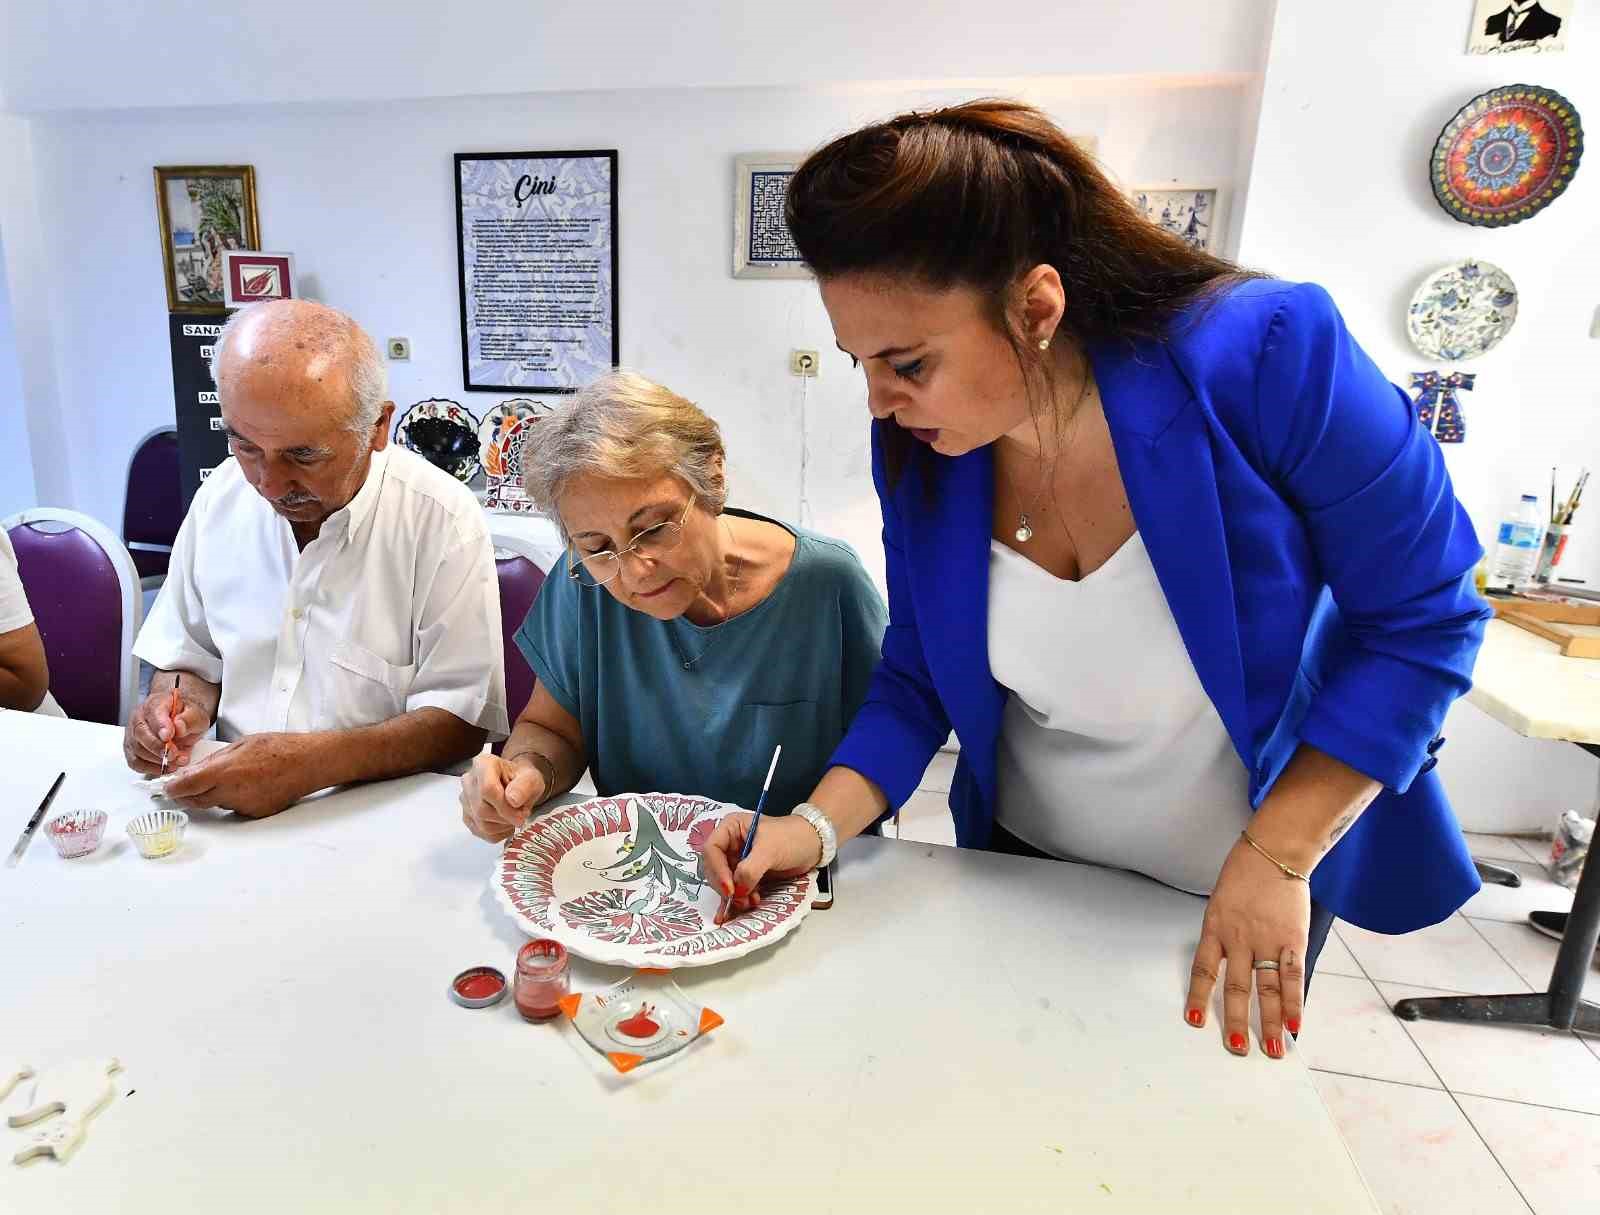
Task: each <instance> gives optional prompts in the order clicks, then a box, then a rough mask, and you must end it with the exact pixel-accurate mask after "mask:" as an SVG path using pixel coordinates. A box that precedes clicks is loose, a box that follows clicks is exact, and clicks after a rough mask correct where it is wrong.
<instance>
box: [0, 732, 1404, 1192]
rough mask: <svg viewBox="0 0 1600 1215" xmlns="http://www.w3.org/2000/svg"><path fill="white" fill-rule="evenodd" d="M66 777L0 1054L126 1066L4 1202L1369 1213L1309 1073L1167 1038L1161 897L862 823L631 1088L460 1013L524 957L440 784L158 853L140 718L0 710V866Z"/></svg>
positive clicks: (709, 976)
mask: <svg viewBox="0 0 1600 1215" xmlns="http://www.w3.org/2000/svg"><path fill="white" fill-rule="evenodd" d="M61 768H65V769H66V770H67V772H68V777H67V781H66V783H65V784H64V785H63V787H62V790H61V793H60V795H59V796H58V798H57V800H56V806H55V809H57V810H61V809H68V808H71V807H76V806H99V807H102V808H105V809H107V810H108V812H110V814H111V819H112V821H111V826H110V830H109V832H108V835H107V841H108V843H107V845H104V846H102V848H101V850H100V852H99V853H98V854H96V855H95V856H92V857H89V858H86V859H84V860H80V861H72V862H66V861H61V860H59V859H58V858H57V857H56V856H55V854H54V852H53V851H52V850H51V848H50V845H49V843H48V841H47V840H45V839H44V838H43V837H42V836H40V837H37V838H36V839H35V841H34V843H33V845H32V847H31V848H30V849H29V850H28V852H27V854H26V855H25V856H24V858H23V860H22V863H21V865H20V866H19V867H18V868H16V869H15V870H4V869H0V908H3V910H0V957H3V958H4V959H5V973H6V978H5V982H4V984H3V985H0V1027H3V1029H0V1054H4V1055H10V1054H13V1053H14V1052H15V1051H17V1050H21V1051H23V1052H24V1053H25V1054H26V1055H27V1056H28V1058H29V1059H30V1060H31V1061H32V1062H33V1063H34V1064H35V1066H42V1065H46V1064H49V1063H51V1062H53V1061H65V1060H68V1059H72V1058H79V1057H95V1056H103V1055H115V1056H117V1057H118V1058H120V1059H121V1060H122V1062H123V1064H124V1066H125V1071H124V1072H123V1073H122V1074H121V1075H120V1076H119V1078H118V1084H117V1097H116V1099H115V1100H114V1101H113V1102H112V1104H111V1105H110V1106H109V1107H108V1108H107V1109H106V1110H105V1111H104V1112H103V1113H102V1114H100V1115H99V1116H98V1117H97V1118H96V1119H95V1120H94V1122H93V1123H92V1124H91V1126H90V1128H89V1133H88V1140H87V1142H86V1143H85V1145H84V1146H83V1148H82V1149H81V1150H80V1151H79V1153H78V1155H77V1156H76V1157H74V1158H73V1159H72V1160H71V1161H69V1162H68V1163H67V1164H65V1165H60V1164H57V1163H56V1162H54V1161H51V1160H38V1161H34V1162H32V1163H31V1164H29V1165H27V1166H24V1167H16V1166H13V1165H11V1164H9V1163H8V1161H9V1159H10V1156H11V1154H12V1152H13V1151H14V1150H15V1146H16V1141H17V1140H18V1139H19V1138H20V1137H21V1135H22V1132H20V1131H10V1130H6V1129H4V1128H3V1127H0V1148H3V1149H4V1151H3V1155H0V1211H5V1212H8V1213H10V1212H33V1211H39V1212H46V1211H48V1212H51V1213H52V1215H70V1213H73V1212H104V1211H118V1212H151V1213H157V1212H159V1213H160V1215H171V1213H172V1212H175V1211H228V1212H229V1213H230V1215H233V1213H235V1212H257V1211H259V1212H268V1211H271V1212H285V1211H294V1212H324V1211H330V1212H331V1211H337V1212H364V1211H382V1212H398V1211H408V1212H409V1211H418V1212H430V1213H431V1212H445V1211H463V1212H475V1213H476V1212H486V1211H504V1210H511V1209H517V1210H524V1209H525V1210H538V1211H560V1212H568V1211H578V1210H610V1211H637V1212H673V1211H686V1212H687V1211H693V1212H703V1211H708V1210H716V1209H719V1208H728V1207H733V1206H739V1207H745V1206H752V1207H754V1208H755V1209H758V1210H760V1211H762V1212H770V1211H800V1212H806V1213H808V1215H815V1213H818V1212H829V1211H847V1210H848V1211H862V1210H890V1209H892V1210H907V1211H919V1212H922V1211H927V1212H932V1211H974V1210H1005V1211H1006V1212H1008V1215H1009V1213H1012V1212H1021V1211H1033V1210H1039V1211H1046V1210H1048V1211H1065V1210H1092V1211H1096V1212H1101V1211H1104V1212H1119V1211H1139V1212H1150V1211H1171V1210H1179V1209H1182V1210H1185V1211H1229V1212H1243V1211H1262V1212H1268V1211H1270V1212H1275V1213H1276V1212H1282V1211H1286V1210H1294V1211H1297V1212H1312V1211H1327V1212H1339V1213H1341V1215H1345V1213H1349V1212H1360V1211H1368V1212H1370V1211H1375V1210H1376V1207H1375V1206H1374V1205H1373V1203H1372V1200H1371V1198H1370V1196H1369V1194H1368V1192H1367V1190H1366V1188H1365V1186H1364V1185H1363V1183H1362V1180H1361V1178H1360V1175H1359V1174H1358V1173H1357V1171H1356V1167H1355V1165H1354V1163H1353V1162H1352V1160H1351V1158H1350V1156H1349V1154H1348V1152H1347V1151H1346V1149H1345V1147H1344V1144H1343V1143H1342V1141H1341V1140H1340V1138H1339V1135H1338V1133H1337V1131H1336V1130H1335V1129H1334V1127H1333V1124H1332V1122H1331V1121H1330V1119H1329V1117H1328V1115H1327V1113H1326V1112H1325V1111H1324V1109H1323V1107H1322V1105H1321V1102H1320V1101H1319V1099H1318V1097H1317V1094H1316V1092H1315V1090H1314V1089H1313V1087H1312V1085H1311V1083H1310V1077H1309V1074H1308V1073H1307V1071H1306V1069H1305V1068H1304V1066H1303V1065H1302V1064H1301V1062H1300V1061H1299V1059H1298V1058H1297V1057H1295V1056H1294V1055H1293V1054H1292V1053H1291V1055H1290V1057H1289V1059H1287V1060H1285V1061H1283V1062H1274V1061H1272V1060H1269V1059H1267V1058H1266V1057H1265V1056H1263V1055H1261V1054H1259V1053H1255V1054H1253V1055H1252V1056H1250V1057H1249V1058H1246V1059H1238V1058H1234V1057H1232V1056H1230V1055H1228V1054H1227V1053H1226V1052H1225V1051H1223V1049H1222V1048H1221V1045H1220V1043H1219V1040H1218V1039H1219V1032H1218V1031H1217V1030H1216V1029H1215V1028H1211V1029H1207V1030H1206V1031H1204V1032H1197V1031H1195V1030H1192V1029H1190V1028H1189V1027H1187V1026H1186V1025H1185V1024H1184V1023H1183V1021H1182V1019H1181V1017H1180V1015H1179V1013H1180V1009H1181V1005H1182V994H1183V990H1184V986H1185V978H1186V972H1187V968H1188V963H1189V955H1190V949H1191V946H1192V943H1193V941H1194V939H1195V936H1196V929H1197V926H1198V924H1199V919H1200V903H1199V901H1198V900H1196V899H1193V898H1191V897H1189V896H1186V895H1182V894H1178V893H1175V892H1172V891H1169V890H1165V889H1163V888H1160V887H1157V886H1155V885H1154V884H1152V883H1150V882H1147V881H1143V880H1141V879H1136V878H1133V877H1129V876H1126V875H1120V874H1115V873H1109V872H1104V871H1097V870H1092V869H1084V868H1080V867H1076V866H1067V865H1060V864H1056V863H1053V862H1043V861H1027V860H1021V859H1017V858H1011V857H1004V856H998V855H991V854H987V853H979V852H964V851H957V850H955V849H950V848H941V847H937V846H933V845H918V844H910V843H898V842H893V841H887V840H870V839H869V840H860V841H857V842H855V843H853V844H852V845H850V846H849V847H848V848H847V849H846V851H845V854H844V856H843V858H842V859H841V862H840V874H839V891H838V902H837V905H836V906H835V907H834V909H833V910H831V911H823V912H813V913H812V914H811V916H810V917H809V918H808V919H807V920H806V921H805V922H804V924H802V925H801V927H800V929H799V930H798V931H797V932H796V933H794V934H793V935H792V936H791V937H789V938H788V939H787V940H786V941H784V942H783V943H781V944H780V945H778V946H776V947H775V948H773V949H770V950H766V951H763V952H761V953H759V954H756V955H754V956H752V957H750V958H747V959H744V960H742V961H738V962H732V963H726V964H724V965H722V966H718V967H713V968H710V969H705V970H689V971H679V972H678V975H679V980H680V982H681V983H682V984H683V985H684V987H685V988H686V989H687V990H688V991H689V993H690V995H691V996H692V997H693V998H695V999H696V1000H698V1001H700V1002H702V1003H704V1004H706V1005H709V1006H710V1007H712V1008H714V1009H716V1010H717V1011H718V1012H720V1013H721V1014H722V1015H723V1016H724V1017H725V1018H726V1024H725V1025H723V1026H722V1027H721V1028H719V1029H717V1030H716V1031H714V1032H713V1033H712V1034H711V1035H710V1036H709V1037H708V1038H706V1039H705V1040H704V1041H701V1042H697V1043H695V1044H693V1045H692V1046H691V1047H690V1048H689V1049H688V1050H686V1051H684V1052H683V1053H681V1054H679V1055H677V1056H675V1057H674V1058H673V1059H670V1060H667V1061H664V1062H661V1063H657V1064H649V1065H646V1066H645V1067H643V1068H640V1069H639V1070H638V1071H635V1072H633V1073H631V1074H630V1075H629V1076H626V1077H624V1076H618V1075H616V1074H614V1073H613V1072H611V1070H610V1069H609V1067H608V1066H607V1065H605V1064H604V1062H603V1061H602V1060H601V1059H600V1058H599V1056H597V1055H595V1054H593V1053H592V1052H591V1051H589V1049H588V1048H587V1047H586V1046H584V1045H582V1043H581V1042H580V1041H579V1040H578V1038H577V1035H576V1034H575V1033H574V1032H573V1030H572V1028H571V1026H569V1025H567V1024H566V1023H565V1022H564V1021H562V1022H557V1023H552V1024H548V1025H542V1026H541V1025H528V1024H525V1023H524V1022H523V1021H522V1020H521V1019H520V1018H519V1017H518V1015H517V1013H516V1010H515V1007H514V1006H513V1004H512V1001H511V1000H510V999H509V998H508V999H506V1000H505V1001H503V1002H502V1003H501V1004H499V1005H497V1006H495V1007H493V1008H490V1009H485V1010H467V1009H463V1008H459V1007H457V1006H455V1005H454V1004H452V1003H451V1002H450V1001H449V1000H448V999H447V998H446V995H445V990H446V987H447V985H448V983H449V980H450V978H451V976H453V975H454V974H455V973H457V972H458V971H460V970H461V969H463V968H465V967H467V966H469V965H472V964H474V963H491V964H493V965H496V966H498V967H500V968H501V969H502V970H504V971H507V972H508V973H509V971H510V970H511V962H512V957H513V952H514V950H515V949H516V947H517V946H518V945H519V944H520V943H521V941H522V939H523V937H522V934H521V933H520V931H519V930H518V928H517V927H516V925H515V924H514V922H513V921H512V920H511V919H509V918H508V917H507V916H506V914H505V913H504V912H503V911H502V910H501V909H500V907H499V905H498V904H497V903H496V901H495V899H494V896H493V894H492V893H491V892H490V889H489V886H488V881H487V879H488V876H489V874H490V872H491V870H492V868H493V864H494V860H495V856H496V852H495V850H494V849H492V848H490V847H489V846H488V845H485V844H483V843H481V842H479V841H477V840H475V839H473V838H471V837H470V836H469V835H468V834H467V832H466V831H465V830H464V829H463V828H462V827H461V825H460V821H459V814H458V811H457V808H456V794H455V789H456V785H455V782H454V781H453V780H450V779H448V778H445V777H440V776H419V777H412V778H410V779H407V780H402V781H394V782H390V783H386V784H381V785H373V786H368V787H365V788H358V789H352V790H347V791H345V792H343V793H340V794H337V795H334V796H329V797H326V798H322V799H315V800H313V801H312V802H310V803H307V804H304V805H301V806H298V807H295V808H294V809H292V810H290V811H289V812H287V813H285V814H282V815H280V816H278V817H276V818H273V819H267V820H264V821H261V822H250V821H247V820H243V819H237V818H233V817H231V816H215V817H214V816H211V815H198V816H196V821H195V822H194V823H193V824H192V825H191V826H190V829H189V835H188V839H187V841H186V843H185V846H184V848H183V850H182V852H180V853H179V854H177V855H175V856H173V857H171V858H168V859H167V860H164V861H145V860H142V859H141V858H140V857H139V856H138V855H137V853H136V852H134V851H133V849H132V847H131V845H130V844H129V842H128V841H127V839H126V836H125V835H124V833H123V831H122V827H123V824H124V823H125V822H126V820H127V819H128V818H129V817H131V814H132V812H133V811H135V810H136V809H139V808H141V807H142V806H143V804H144V802H143V797H144V795H143V794H142V793H140V792H138V791H137V790H134V789H133V788H132V786H131V785H130V783H129V776H128V773H127V772H126V770H125V769H124V768H123V767H122V763H121V756H120V732H118V731H116V730H112V729H109V728H107V727H102V726H91V725H85V724H82V723H77V722H66V721H57V720H51V719H47V718H37V717H29V716H24V715H19V714H15V713H0V794H3V795H4V796H0V807H3V809H0V823H3V825H4V830H5V838H4V839H3V840H0V847H4V848H9V846H10V844H11V842H12V840H13V839H14V832H15V831H16V830H18V829H20V827H21V825H22V823H23V821H24V820H25V819H26V818H27V816H28V814H30V813H31V812H32V810H33V807H34V806H35V805H36V804H37V803H38V801H39V798H40V797H41V796H42V795H43V793H44V791H45V789H46V788H47V787H48V785H49V783H50V780H51V779H53V777H54V775H55V772H56V771H57V770H59V769H61ZM619 977H621V972H618V971H611V970H607V969H605V968H601V967H595V966H590V965H588V964H579V965H576V966H575V967H574V978H575V984H574V985H575V987H577V988H579V989H592V988H594V987H597V986H599V985H601V984H603V983H605V982H610V981H613V980H614V979H616V978H619ZM1315 1009H1316V1005H1315V1001H1314V1000H1313V1002H1312V1004H1311V1006H1310V1009H1309V1015H1310V1016H1312V1017H1314V1016H1315V1015H1316V1013H1315ZM27 1087H28V1086H27V1085H26V1084H25V1085H23V1086H22V1089H21V1090H20V1091H19V1092H18V1093H13V1094H12V1096H11V1098H10V1099H9V1100H8V1101H7V1102H4V1103H0V1104H3V1105H4V1107H5V1111H7V1112H14V1111H15V1110H16V1109H18V1108H20V1107H21V1105H22V1094H23V1093H25V1092H26V1090H27ZM130 1092H131V1093H132V1095H131V1096H129V1095H126V1094H129V1093H130Z"/></svg>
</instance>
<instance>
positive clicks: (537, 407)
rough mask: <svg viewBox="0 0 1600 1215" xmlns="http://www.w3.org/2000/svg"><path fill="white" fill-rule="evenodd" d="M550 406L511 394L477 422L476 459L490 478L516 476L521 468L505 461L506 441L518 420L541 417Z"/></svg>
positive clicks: (552, 407)
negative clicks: (511, 395)
mask: <svg viewBox="0 0 1600 1215" xmlns="http://www.w3.org/2000/svg"><path fill="white" fill-rule="evenodd" d="M553 409H554V406H551V405H546V404H545V403H544V402H542V401H535V400H532V399H531V398H529V397H513V398H512V399H511V400H509V401H501V402H500V404H498V405H496V406H495V407H494V408H493V409H491V410H490V411H489V412H488V413H486V414H484V415H483V421H482V422H480V423H478V459H479V460H481V461H482V462H483V471H484V472H485V473H487V474H488V475H489V476H491V477H520V476H521V475H522V469H521V468H520V467H517V468H513V467H511V466H510V464H508V463H507V460H506V457H507V455H508V454H509V453H508V449H507V440H508V439H510V438H511V432H512V431H513V430H515V429H517V428H518V424H519V423H521V422H524V421H527V420H529V419H538V418H542V417H545V416H546V415H548V414H549V413H550V412H551V411H552V410H553ZM518 450H520V448H519V449H518Z"/></svg>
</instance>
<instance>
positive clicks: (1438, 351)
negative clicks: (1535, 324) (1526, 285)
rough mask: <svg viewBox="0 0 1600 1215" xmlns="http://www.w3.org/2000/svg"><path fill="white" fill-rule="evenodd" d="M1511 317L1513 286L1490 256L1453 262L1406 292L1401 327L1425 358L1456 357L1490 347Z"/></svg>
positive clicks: (1514, 302) (1508, 325)
mask: <svg viewBox="0 0 1600 1215" xmlns="http://www.w3.org/2000/svg"><path fill="white" fill-rule="evenodd" d="M1516 319H1517V287H1516V284H1515V283H1513V282H1512V281H1511V276H1510V275H1508V274H1507V273H1506V272H1505V271H1504V270H1502V269H1500V267H1499V266H1496V265H1493V264H1492V263H1490V262H1480V261H1471V260H1468V261H1464V262H1453V263H1452V264H1450V265H1448V266H1445V267H1444V268H1443V269H1440V270H1436V271H1434V273H1432V274H1430V275H1428V277H1427V278H1426V279H1424V280H1423V283H1422V286H1420V287H1418V288H1417V293H1416V294H1415V295H1413V296H1412V297H1411V308H1410V310H1409V312H1408V313H1407V314H1406V332H1407V333H1408V334H1409V335H1410V337H1411V344H1412V345H1413V346H1415V347H1416V348H1417V349H1418V350H1420V351H1421V352H1422V353H1423V354H1425V355H1427V356H1428V357H1429V358H1430V359H1445V360H1448V361H1450V362H1457V361H1459V360H1461V359H1475V358H1477V357H1478V356H1479V355H1481V354H1485V353H1487V352H1488V351H1490V350H1493V349H1494V348H1495V346H1497V345H1499V343H1500V339H1501V338H1503V337H1505V335H1506V333H1507V332H1508V331H1509V330H1510V328H1511V326H1512V324H1513V323H1514V322H1515V321H1516Z"/></svg>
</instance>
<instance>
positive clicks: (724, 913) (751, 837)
mask: <svg viewBox="0 0 1600 1215" xmlns="http://www.w3.org/2000/svg"><path fill="white" fill-rule="evenodd" d="M782 754H783V744H782V743H779V744H778V746H777V749H776V750H774V751H773V752H772V763H771V764H770V765H769V766H768V768H767V779H766V781H765V782H764V783H763V784H762V786H761V796H760V797H759V798H757V799H756V816H755V817H754V818H753V819H751V820H750V830H749V832H748V833H747V834H746V835H745V837H744V847H743V848H741V849H739V859H738V860H737V861H735V862H734V865H733V867H734V869H735V870H737V869H738V868H739V866H740V865H742V864H744V860H745V857H747V856H749V855H750V849H751V848H753V847H755V843H756V832H757V831H759V830H761V810H762V807H764V806H765V805H766V804H767V790H768V789H770V788H772V774H773V773H774V772H776V771H777V770H778V756H780V755H782ZM732 902H733V895H731V894H725V895H723V896H722V903H721V904H720V905H719V906H718V907H717V921H716V922H717V923H718V924H720V923H722V921H723V920H725V919H727V918H728V907H729V905H730V904H731V903H732Z"/></svg>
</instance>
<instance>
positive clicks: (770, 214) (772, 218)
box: [733, 152, 811, 278]
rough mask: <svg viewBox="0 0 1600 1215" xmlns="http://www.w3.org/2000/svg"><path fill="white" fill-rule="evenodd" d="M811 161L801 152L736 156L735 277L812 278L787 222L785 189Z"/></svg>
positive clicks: (734, 186) (734, 199)
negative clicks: (806, 159) (808, 161)
mask: <svg viewBox="0 0 1600 1215" xmlns="http://www.w3.org/2000/svg"><path fill="white" fill-rule="evenodd" d="M804 159H805V155H804V153H801V152H761V153H752V154H750V155H747V156H739V157H735V159H734V171H733V180H734V185H733V277H734V278H810V277H811V271H809V270H807V269H806V267H805V263H804V262H802V261H801V260H800V250H798V249H796V248H795V245H794V241H793V240H792V239H790V236H789V228H788V226H787V225H786V224H785V223H784V222H783V198H784V192H785V191H787V190H788V188H789V178H791V177H793V176H794V171H795V168H796V167H797V166H798V165H799V164H800V162H801V161H802V160H804Z"/></svg>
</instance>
